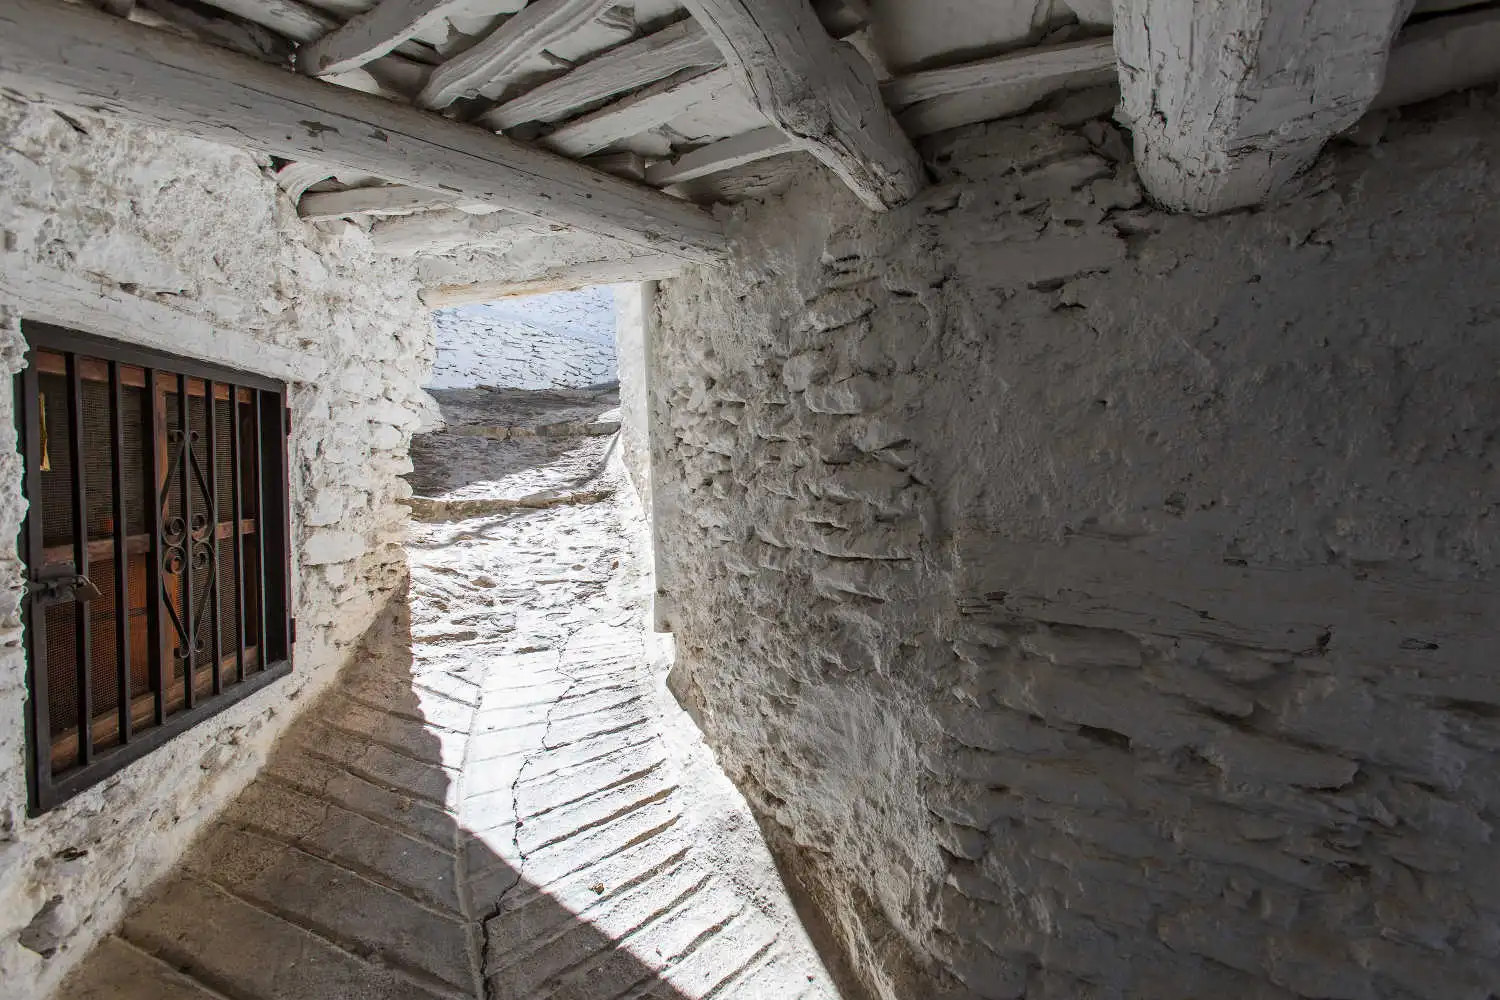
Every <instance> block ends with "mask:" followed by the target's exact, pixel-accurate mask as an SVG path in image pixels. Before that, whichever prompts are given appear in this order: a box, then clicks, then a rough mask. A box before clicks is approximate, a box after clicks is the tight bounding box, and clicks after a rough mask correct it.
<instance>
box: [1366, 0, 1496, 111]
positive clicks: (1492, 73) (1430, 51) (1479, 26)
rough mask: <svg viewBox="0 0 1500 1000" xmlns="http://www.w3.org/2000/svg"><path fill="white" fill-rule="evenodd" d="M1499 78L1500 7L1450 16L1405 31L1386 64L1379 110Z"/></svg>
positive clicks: (1376, 108)
mask: <svg viewBox="0 0 1500 1000" xmlns="http://www.w3.org/2000/svg"><path fill="white" fill-rule="evenodd" d="M1497 79H1500V9H1497V8H1494V7H1486V8H1484V9H1483V10H1476V11H1468V12H1465V13H1461V14H1451V15H1449V16H1447V17H1435V18H1432V19H1431V20H1426V21H1421V22H1419V23H1417V24H1413V25H1411V26H1410V27H1408V28H1406V29H1404V30H1403V31H1402V32H1401V34H1400V35H1399V36H1398V37H1397V38H1396V44H1395V45H1394V46H1393V47H1392V48H1391V57H1390V59H1389V60H1387V61H1386V65H1385V84H1384V85H1383V86H1382V87H1381V88H1380V93H1379V95H1377V96H1376V98H1375V101H1374V103H1373V104H1372V105H1371V107H1372V108H1373V109H1375V110H1380V109H1383V108H1395V107H1400V106H1401V105H1403V104H1415V103H1416V102H1418V101H1430V100H1432V98H1434V97H1441V96H1442V95H1443V94H1447V93H1450V92H1452V91H1455V90H1464V89H1467V88H1469V87H1477V86H1479V85H1481V84H1485V83H1491V82H1493V81H1495V80H1497Z"/></svg>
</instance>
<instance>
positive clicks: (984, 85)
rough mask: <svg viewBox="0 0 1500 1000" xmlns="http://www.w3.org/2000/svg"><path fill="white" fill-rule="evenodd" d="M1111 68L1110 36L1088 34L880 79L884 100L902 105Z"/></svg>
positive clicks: (1046, 81)
mask: <svg viewBox="0 0 1500 1000" xmlns="http://www.w3.org/2000/svg"><path fill="white" fill-rule="evenodd" d="M1114 70H1115V44H1114V41H1113V39H1110V38H1086V39H1083V40H1082V41H1077V42H1066V43H1064V44H1062V45H1047V46H1040V47H1037V48H1031V49H1021V50H1019V51H1017V52H1008V53H1006V54H1005V55H1003V56H995V57H993V58H990V59H980V60H977V61H975V62H968V63H963V64H961V65H958V66H945V67H943V68H942V69H930V70H923V71H922V72H919V73H908V74H906V75H905V76H898V77H896V78H894V79H892V80H887V81H886V82H885V83H883V84H881V86H880V91H881V93H882V94H884V95H885V100H886V103H887V104H889V105H891V106H892V107H895V108H904V107H908V106H909V105H912V104H916V103H918V102H919V101H928V100H931V99H932V98H934V97H943V96H945V95H948V94H956V93H961V92H963V91H969V90H984V89H989V88H995V87H1021V86H1026V85H1028V84H1033V83H1047V84H1051V83H1054V82H1055V81H1058V80H1062V79H1066V78H1068V77H1070V76H1073V75H1074V74H1078V73H1091V74H1095V75H1102V74H1105V73H1108V74H1110V76H1109V77H1105V78H1104V79H1105V80H1108V79H1110V78H1111V77H1112V75H1113V73H1114Z"/></svg>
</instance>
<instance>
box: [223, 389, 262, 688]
mask: <svg viewBox="0 0 1500 1000" xmlns="http://www.w3.org/2000/svg"><path fill="white" fill-rule="evenodd" d="M229 465H230V470H231V471H230V479H231V480H233V486H232V488H231V494H230V504H231V505H232V513H233V515H234V639H235V653H234V657H235V658H234V679H235V683H239V682H240V681H243V680H244V679H245V557H244V546H245V534H244V528H243V525H244V516H245V515H244V502H243V500H242V499H241V497H240V491H241V484H240V480H241V479H242V478H243V472H242V470H241V468H240V394H239V391H238V389H236V388H235V387H234V386H230V388H229ZM256 534H259V532H256Z"/></svg>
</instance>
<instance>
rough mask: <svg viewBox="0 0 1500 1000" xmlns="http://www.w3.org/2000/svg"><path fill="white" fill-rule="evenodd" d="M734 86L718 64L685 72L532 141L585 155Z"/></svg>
mask: <svg viewBox="0 0 1500 1000" xmlns="http://www.w3.org/2000/svg"><path fill="white" fill-rule="evenodd" d="M736 86H737V85H736V83H735V81H734V77H733V76H731V75H730V73H729V70H727V69H724V68H722V67H721V68H719V69H713V70H707V71H700V70H685V71H684V72H682V73H678V74H677V75H675V76H673V77H669V78H668V79H666V80H662V81H660V82H659V83H654V84H652V85H651V86H649V87H647V88H645V89H644V90H640V91H638V92H636V93H634V94H631V95H630V96H629V97H622V98H621V99H620V100H618V101H615V102H614V103H613V104H606V105H605V106H604V107H602V108H600V109H599V110H598V111H594V112H591V113H590V114H586V115H583V116H582V117H579V118H574V119H573V120H572V121H570V122H568V123H567V124H565V125H563V126H562V127H560V128H558V129H557V130H556V131H554V132H550V133H548V134H547V135H545V136H542V137H541V138H540V139H538V140H537V141H538V142H540V143H541V144H542V145H544V146H546V147H547V148H548V149H553V150H556V151H557V152H559V153H563V154H566V155H568V156H587V155H588V154H589V153H593V152H597V151H598V150H601V149H603V148H604V147H605V146H608V145H609V144H610V143H613V142H618V141H619V140H621V139H624V138H626V137H628V136H632V135H636V134H638V133H640V132H644V131H646V130H647V129H651V128H655V127H656V126H658V125H661V124H662V123H664V122H667V121H670V120H671V119H673V118H676V117H677V116H678V115H682V114H687V113H688V112H690V111H693V110H695V109H697V108H701V107H706V106H709V105H712V104H713V102H715V101H717V100H719V99H720V97H721V96H723V95H724V94H726V93H728V92H729V91H732V90H733V89H734V88H735V87H736Z"/></svg>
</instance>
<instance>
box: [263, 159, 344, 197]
mask: <svg viewBox="0 0 1500 1000" xmlns="http://www.w3.org/2000/svg"><path fill="white" fill-rule="evenodd" d="M335 173H337V171H336V170H335V169H334V168H333V167H330V166H329V165H328V164H326V163H315V162H313V161H312V160H297V161H295V162H293V163H288V164H286V165H285V166H283V167H282V168H281V169H280V170H278V171H276V185H277V186H278V187H280V188H281V190H283V191H285V192H286V195H287V197H288V198H290V199H292V204H294V205H295V204H297V203H298V202H299V201H300V200H301V199H302V196H303V194H304V193H305V192H306V191H307V189H308V188H310V187H312V186H313V185H314V184H317V183H319V182H320V181H326V180H328V178H330V177H332V176H333V175H334V174H335Z"/></svg>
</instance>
